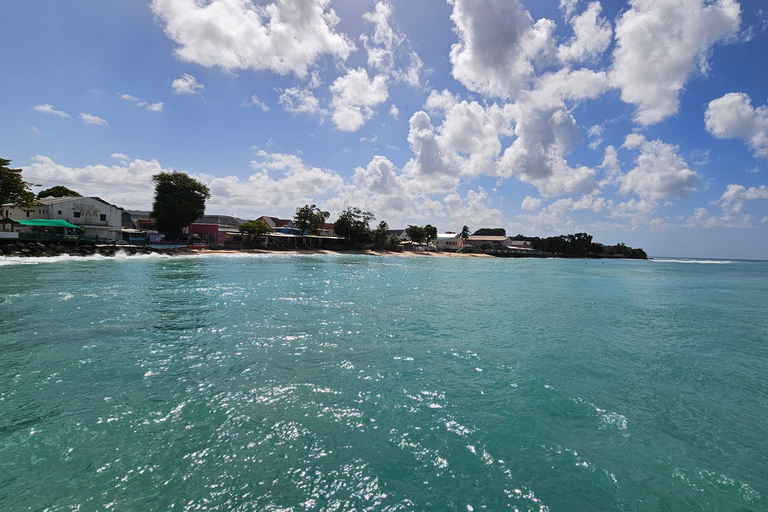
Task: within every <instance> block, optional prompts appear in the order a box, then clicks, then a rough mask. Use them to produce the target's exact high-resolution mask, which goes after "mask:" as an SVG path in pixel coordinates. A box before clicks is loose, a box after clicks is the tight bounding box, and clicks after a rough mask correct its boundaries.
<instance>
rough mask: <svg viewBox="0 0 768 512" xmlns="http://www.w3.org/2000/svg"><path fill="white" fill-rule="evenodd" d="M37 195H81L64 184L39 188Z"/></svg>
mask: <svg viewBox="0 0 768 512" xmlns="http://www.w3.org/2000/svg"><path fill="white" fill-rule="evenodd" d="M37 197H38V198H40V197H83V196H82V194H80V193H79V192H75V191H74V190H72V189H70V188H67V187H65V186H64V185H56V186H55V187H51V188H47V189H45V190H41V191H40V192H38V193H37Z"/></svg>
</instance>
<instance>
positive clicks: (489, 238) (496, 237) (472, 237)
mask: <svg viewBox="0 0 768 512" xmlns="http://www.w3.org/2000/svg"><path fill="white" fill-rule="evenodd" d="M507 238H508V237H506V236H499V235H470V236H469V238H467V240H469V241H470V242H475V241H480V240H484V241H486V242H503V241H504V240H506V239H507Z"/></svg>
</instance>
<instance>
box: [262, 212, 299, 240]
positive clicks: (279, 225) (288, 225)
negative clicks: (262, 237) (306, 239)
mask: <svg viewBox="0 0 768 512" xmlns="http://www.w3.org/2000/svg"><path fill="white" fill-rule="evenodd" d="M256 220H261V221H264V222H265V223H266V224H267V226H269V227H271V228H272V231H273V232H275V233H283V234H286V235H301V234H302V233H301V231H299V229H298V228H296V226H294V225H293V221H292V220H290V219H279V218H277V217H267V216H266V215H262V216H261V217H259V218H258V219H256Z"/></svg>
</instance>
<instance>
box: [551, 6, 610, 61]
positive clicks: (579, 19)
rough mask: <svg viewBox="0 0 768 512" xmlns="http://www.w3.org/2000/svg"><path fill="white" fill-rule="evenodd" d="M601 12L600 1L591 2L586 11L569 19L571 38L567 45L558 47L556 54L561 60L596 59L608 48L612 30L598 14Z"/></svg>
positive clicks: (606, 21) (607, 22) (608, 23)
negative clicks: (571, 28)
mask: <svg viewBox="0 0 768 512" xmlns="http://www.w3.org/2000/svg"><path fill="white" fill-rule="evenodd" d="M561 5H562V4H561ZM601 12H602V7H600V3H599V2H592V3H590V4H589V7H587V10H586V11H584V12H583V13H581V14H579V15H578V16H576V17H574V18H571V19H570V20H569V21H570V24H571V26H572V27H573V38H572V39H571V40H570V41H569V43H568V44H567V45H562V46H560V47H558V49H557V56H558V58H559V59H560V61H561V62H564V63H568V62H583V61H590V60H596V59H597V58H598V57H600V56H601V55H602V54H603V53H604V52H605V50H607V49H608V46H609V45H610V44H611V38H612V36H613V30H612V29H611V24H610V22H609V21H608V20H606V19H605V18H603V17H601V16H600V13H601Z"/></svg>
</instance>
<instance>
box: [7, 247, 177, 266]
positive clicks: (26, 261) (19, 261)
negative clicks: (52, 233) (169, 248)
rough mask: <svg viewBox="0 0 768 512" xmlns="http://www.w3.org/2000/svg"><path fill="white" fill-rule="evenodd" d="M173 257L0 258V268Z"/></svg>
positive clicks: (64, 256) (156, 254)
mask: <svg viewBox="0 0 768 512" xmlns="http://www.w3.org/2000/svg"><path fill="white" fill-rule="evenodd" d="M173 257H174V256H169V255H167V254H158V253H151V254H135V255H130V254H128V253H126V252H124V251H118V252H116V253H115V255H114V256H103V255H101V254H91V255H89V256H72V255H70V254H60V255H58V256H42V257H23V256H21V257H20V256H0V267H5V266H9V265H38V264H41V263H67V262H77V261H115V260H117V261H128V260H138V259H142V260H151V259H170V258H173Z"/></svg>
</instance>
